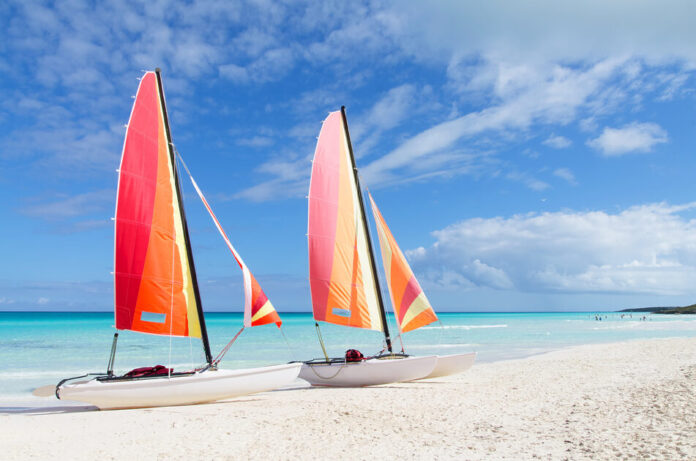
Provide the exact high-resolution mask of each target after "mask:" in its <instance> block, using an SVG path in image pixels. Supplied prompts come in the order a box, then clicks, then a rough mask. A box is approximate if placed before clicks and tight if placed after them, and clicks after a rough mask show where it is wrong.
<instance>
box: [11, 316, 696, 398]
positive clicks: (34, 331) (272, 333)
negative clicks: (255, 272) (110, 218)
mask: <svg viewBox="0 0 696 461" xmlns="http://www.w3.org/2000/svg"><path fill="white" fill-rule="evenodd" d="M644 315H645V318H646V319H645V320H642V319H643V316H644ZM281 316H282V318H283V322H284V323H283V328H282V330H280V329H278V328H277V327H276V326H275V325H265V326H261V327H255V328H251V329H247V330H245V331H244V332H243V333H242V334H241V335H240V337H239V339H237V341H236V342H235V343H234V344H233V345H232V347H231V349H230V350H229V352H228V353H227V355H226V356H225V358H224V360H223V361H222V362H221V368H244V367H254V366H262V365H271V364H277V363H283V362H288V361H291V360H306V359H310V358H316V357H320V356H322V352H321V348H320V346H319V342H318V340H317V332H316V329H315V326H314V321H313V319H312V316H311V314H309V313H307V314H305V313H301V314H288V313H283V314H281ZM439 317H440V321H441V323H435V324H433V325H431V326H428V327H424V328H421V329H419V330H416V331H414V332H409V333H406V334H405V335H404V338H403V343H404V347H405V350H406V352H408V353H410V354H413V355H426V354H453V353H462V352H477V354H478V355H477V361H479V362H490V361H496V360H505V359H512V358H519V357H525V356H529V355H533V354H538V353H543V352H547V351H551V350H557V349H561V348H564V347H569V346H573V345H580V344H592V343H606V342H615V341H625V340H634V339H648V338H664V337H694V336H696V316H686V315H682V316H670V315H659V314H642V313H641V314H638V313H633V314H631V315H630V316H629V314H624V315H623V317H622V316H621V314H620V313H616V312H602V313H597V312H592V313H588V312H584V313H441V314H439ZM599 317H601V319H602V320H601V321H600V320H596V318H599ZM206 323H207V326H208V334H209V337H210V341H211V348H212V350H213V355H216V354H217V352H219V351H220V350H221V349H222V348H223V347H224V346H225V345H226V344H227V342H228V341H229V340H230V339H232V337H233V336H234V335H235V333H236V332H237V331H238V330H239V329H240V328H241V325H242V314H240V313H211V314H207V315H206ZM390 324H391V325H394V322H393V318H392V319H391V322H390ZM114 332H115V330H114V328H113V314H111V313H67V312H63V313H43V312H41V313H36V312H32V313H20V312H0V407H5V408H9V409H11V408H13V405H14V406H16V405H19V404H20V403H22V404H30V403H33V404H40V402H48V401H49V400H50V403H49V404H51V405H55V404H56V400H55V399H40V398H36V397H33V396H32V395H31V390H32V389H33V388H35V387H38V386H41V385H46V384H55V383H57V382H58V381H59V380H60V379H63V378H66V377H71V376H78V375H81V374H84V373H87V372H104V371H105V370H106V367H107V362H108V359H109V352H110V349H111V341H112V338H113V334H114ZM321 333H322V335H323V338H324V341H325V344H326V347H327V351H328V353H329V354H330V355H332V356H342V355H343V354H344V353H345V351H346V349H359V350H360V351H361V352H363V354H365V355H373V354H376V353H378V352H380V350H381V349H382V343H383V337H382V334H381V333H380V332H374V331H365V330H360V329H355V328H346V327H339V326H334V325H328V324H321ZM394 346H395V348H396V349H400V348H401V342H400V341H399V339H394ZM204 361H205V360H204V357H203V350H202V346H201V342H200V340H198V339H190V338H169V337H162V336H151V335H144V334H140V333H134V332H130V331H122V332H120V334H119V342H118V349H117V353H116V361H115V370H116V372H118V373H123V372H126V371H128V370H131V369H133V368H137V367H141V366H150V365H156V364H162V365H168V366H171V367H173V368H174V369H175V370H180V371H184V370H188V369H191V368H193V367H195V366H199V365H200V364H201V363H203V362H204Z"/></svg>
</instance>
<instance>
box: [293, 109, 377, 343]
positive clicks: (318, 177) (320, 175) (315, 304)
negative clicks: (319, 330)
mask: <svg viewBox="0 0 696 461" xmlns="http://www.w3.org/2000/svg"><path fill="white" fill-rule="evenodd" d="M364 219H365V218H364V216H363V212H362V207H361V204H360V199H359V194H358V185H357V182H356V179H355V174H354V170H353V162H352V159H351V156H350V146H349V138H348V133H347V132H346V128H345V125H344V123H343V116H342V113H341V112H339V111H337V112H332V113H331V114H329V116H328V117H327V118H326V120H324V124H323V125H322V128H321V132H320V133H319V139H318V141H317V148H316V151H315V153H314V161H313V165H312V179H311V182H310V186H309V223H308V232H307V238H308V244H309V283H310V287H311V292H312V308H313V311H314V318H315V319H316V320H322V321H325V322H330V323H334V324H338V325H345V326H351V327H358V328H367V329H372V330H378V331H383V328H382V320H381V317H380V316H381V314H380V306H379V302H378V293H377V287H376V283H375V273H374V271H373V269H372V262H371V258H372V255H371V254H370V250H369V248H368V243H367V242H368V240H367V239H368V238H369V237H368V235H367V233H366V229H365V225H364Z"/></svg>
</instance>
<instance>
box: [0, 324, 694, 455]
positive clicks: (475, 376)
mask: <svg viewBox="0 0 696 461" xmlns="http://www.w3.org/2000/svg"><path fill="white" fill-rule="evenodd" d="M36 410H38V411H30V412H25V413H9V412H7V411H4V412H3V411H0V444H1V445H2V446H3V447H4V449H3V452H4V454H5V455H6V456H8V458H11V459H25V458H30V457H38V458H48V457H51V458H56V457H57V458H71V459H94V458H96V457H107V458H110V457H119V458H121V457H135V458H143V457H144V456H143V454H144V453H147V456H145V457H147V458H148V459H152V458H162V459H184V458H191V457H193V458H199V457H202V456H205V457H206V458H210V457H216V458H221V459H240V458H245V459H299V458H304V457H307V456H310V455H312V451H313V450H315V449H316V448H320V449H321V453H322V454H323V456H327V457H329V456H331V457H335V458H338V459H368V458H374V457H375V456H377V455H379V456H380V457H397V456H398V457H401V458H408V459H423V458H428V459H432V458H453V457H459V458H464V459H484V458H495V459H530V458H533V457H541V458H544V459H564V458H568V459H616V458H631V459H635V458H647V457H649V458H651V459H679V458H688V457H690V458H693V457H695V456H696V440H695V438H694V437H693V429H694V427H696V338H688V339H685V338H676V339H675V338H668V339H651V340H634V341H625V342H620V343H609V344H588V345H581V346H573V347H569V348H563V349H560V350H555V351H552V352H546V353H543V354H539V355H533V356H530V357H527V358H523V359H512V360H501V361H496V362H488V363H477V364H476V365H474V367H473V368H472V369H470V370H468V371H467V372H465V373H463V374H461V375H455V376H450V377H444V378H438V379H433V380H428V381H420V382H413V383H397V384H390V385H384V386H377V387H372V388H360V389H335V388H310V389H307V388H305V389H285V390H278V391H273V392H267V393H262V394H255V395H250V396H247V397H243V398H238V399H235V400H229V401H225V402H220V403H212V404H206V405H194V406H187V407H166V408H149V409H136V410H117V411H103V412H100V411H79V410H78V411H76V410H77V409H75V408H70V407H68V408H64V407H63V408H54V409H50V408H45V407H44V408H43V409H41V408H37V409H36ZM315 455H316V454H315Z"/></svg>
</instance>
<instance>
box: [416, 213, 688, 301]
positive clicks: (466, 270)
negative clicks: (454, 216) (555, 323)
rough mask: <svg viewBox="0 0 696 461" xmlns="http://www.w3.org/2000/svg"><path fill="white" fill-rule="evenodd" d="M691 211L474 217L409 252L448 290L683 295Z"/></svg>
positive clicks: (420, 267) (418, 267) (419, 268)
mask: <svg viewBox="0 0 696 461" xmlns="http://www.w3.org/2000/svg"><path fill="white" fill-rule="evenodd" d="M694 209H696V202H694V203H689V204H686V205H681V206H670V205H668V204H665V203H659V204H650V205H642V206H635V207H631V208H628V209H626V210H624V211H621V212H619V213H615V214H610V213H607V212H604V211H588V212H573V211H559V212H554V213H541V214H537V213H529V214H525V215H514V216H511V217H509V218H502V217H498V218H490V219H483V218H474V219H468V220H465V221H462V222H459V223H456V224H453V225H451V226H448V227H446V228H444V229H442V230H439V231H435V232H433V235H434V236H435V238H436V243H435V244H434V245H432V246H431V247H430V248H427V249H422V248H419V249H417V251H411V252H408V255H409V257H410V259H411V260H412V262H413V266H414V269H415V270H416V271H417V272H420V273H423V274H425V277H424V279H425V280H427V281H428V282H429V283H433V284H436V285H441V286H447V287H450V288H452V287H455V288H456V287H457V286H458V287H459V288H460V289H471V288H472V287H489V288H494V289H498V290H500V289H514V290H517V291H521V292H573V293H577V292H583V293H598V292H601V293H650V294H662V295H674V294H679V295H683V294H687V293H691V292H693V280H694V277H696V220H694V219H687V218H686V217H685V216H682V215H683V214H684V215H686V214H688V213H692V212H693V210H694ZM482 268H483V269H482ZM483 275H486V276H483ZM453 281H458V282H456V283H455V284H454V286H453V283H454V282H453Z"/></svg>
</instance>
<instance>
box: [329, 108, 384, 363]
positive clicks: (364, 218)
mask: <svg viewBox="0 0 696 461" xmlns="http://www.w3.org/2000/svg"><path fill="white" fill-rule="evenodd" d="M341 117H342V118H343V128H344V129H345V131H346V138H347V141H348V152H349V153H350V162H351V165H352V167H353V175H354V176H355V185H356V189H357V190H358V201H359V202H360V213H361V214H362V223H363V228H364V229H365V235H366V236H367V239H366V240H367V248H368V250H369V252H370V266H371V267H372V274H373V276H374V281H375V288H376V289H377V300H378V301H379V315H380V318H381V320H382V330H383V331H384V340H385V341H386V343H387V349H388V350H389V352H392V343H391V337H390V336H389V325H387V314H386V312H385V310H384V301H383V300H382V290H381V288H380V287H379V277H378V276H377V266H376V265H375V252H374V250H373V249H372V238H371V237H370V228H369V226H368V225H367V215H366V214H365V204H364V202H363V196H362V188H361V187H360V179H359V178H358V167H357V166H356V165H355V156H354V155H353V144H352V143H351V142H350V132H349V131H348V121H347V120H346V106H341Z"/></svg>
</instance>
